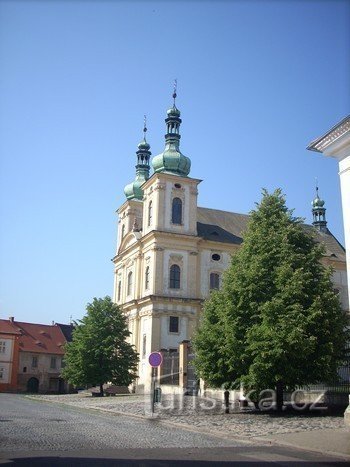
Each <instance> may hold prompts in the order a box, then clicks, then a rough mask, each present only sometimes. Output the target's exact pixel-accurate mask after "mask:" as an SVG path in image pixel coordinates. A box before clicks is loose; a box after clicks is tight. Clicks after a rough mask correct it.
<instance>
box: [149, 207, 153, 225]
mask: <svg viewBox="0 0 350 467" xmlns="http://www.w3.org/2000/svg"><path fill="white" fill-rule="evenodd" d="M152 210H153V207H152V201H150V202H149V203H148V227H150V225H151V222H152Z"/></svg>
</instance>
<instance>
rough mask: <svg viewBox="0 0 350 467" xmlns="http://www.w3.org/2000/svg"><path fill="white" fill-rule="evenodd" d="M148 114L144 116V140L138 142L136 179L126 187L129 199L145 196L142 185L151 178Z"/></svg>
mask: <svg viewBox="0 0 350 467" xmlns="http://www.w3.org/2000/svg"><path fill="white" fill-rule="evenodd" d="M146 132H147V128H146V116H145V118H144V125H143V140H142V141H141V142H140V143H139V144H138V146H137V147H138V150H137V151H136V155H137V164H136V166H135V168H136V177H135V180H134V181H133V182H131V183H129V184H128V185H126V187H125V188H124V193H125V196H126V198H127V199H129V200H130V199H139V200H142V198H143V191H142V189H141V185H143V184H144V183H145V181H146V180H148V179H149V171H150V166H149V159H150V156H151V151H150V148H151V147H150V145H149V144H148V143H147V141H146Z"/></svg>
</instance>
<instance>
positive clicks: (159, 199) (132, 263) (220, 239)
mask: <svg viewBox="0 0 350 467" xmlns="http://www.w3.org/2000/svg"><path fill="white" fill-rule="evenodd" d="M173 97H174V105H173V107H172V108H170V109H169V110H168V112H167V118H166V120H165V122H166V128H167V131H166V135H165V149H164V151H163V153H161V154H160V155H158V156H156V157H154V158H153V160H152V166H153V169H154V173H153V174H152V176H149V173H150V166H149V162H150V155H151V152H150V146H149V144H148V143H147V142H146V138H144V139H143V141H142V142H141V143H140V144H139V145H138V150H137V152H136V154H137V165H136V178H135V180H134V182H132V183H130V184H129V185H127V186H126V187H125V190H124V192H125V195H126V198H127V199H126V201H125V202H124V203H123V204H122V206H121V207H120V208H119V209H118V211H117V212H118V215H119V224H118V244H117V254H116V256H115V257H114V258H113V261H114V264H115V282H114V301H115V302H116V303H117V304H118V305H120V307H121V308H122V310H123V311H124V312H125V313H126V314H127V316H128V322H129V329H130V331H131V333H132V334H131V342H132V343H133V344H134V345H135V346H136V349H137V351H138V352H139V354H140V363H139V378H138V381H137V386H138V390H142V389H143V388H144V387H145V386H146V387H147V386H148V384H149V382H150V376H151V369H150V366H149V364H148V356H149V354H150V352H152V351H158V350H161V349H170V350H171V349H174V350H177V349H178V347H179V344H180V343H181V342H182V341H184V340H191V337H192V335H193V332H194V330H195V329H196V327H197V325H198V319H199V316H200V313H201V309H202V303H203V300H204V299H205V298H206V297H207V296H208V294H209V292H210V289H213V288H218V287H219V286H220V282H221V276H222V273H223V271H224V270H225V269H226V268H227V267H228V265H229V261H230V255H231V254H232V253H234V252H235V251H236V250H237V249H238V248H239V247H240V244H241V243H242V232H243V231H244V229H245V228H246V225H247V221H248V219H249V216H247V215H245V214H236V213H232V212H224V211H220V210H214V209H206V208H200V207H198V206H197V195H198V185H199V183H200V182H201V180H199V179H197V178H192V177H189V172H190V167H191V162H190V159H189V158H188V157H186V156H184V155H183V154H182V153H181V152H180V149H179V142H180V132H179V129H180V124H181V119H180V111H179V110H178V109H177V108H176V105H175V97H176V94H174V95H173ZM144 132H146V128H144ZM318 200H319V201H320V202H322V200H320V199H319V198H318V197H317V198H316V199H315V200H314V205H313V211H314V215H316V216H318V218H317V219H318V221H319V222H321V226H318V225H317V226H316V227H317V228H318V230H319V234H318V235H319V238H320V241H323V242H324V243H325V244H326V248H327V253H326V256H325V259H324V261H325V262H326V263H328V264H332V265H333V267H334V269H335V271H336V272H335V273H334V282H335V288H337V289H338V290H339V293H340V295H341V299H342V303H343V307H344V308H346V309H348V302H347V290H346V266H345V252H344V249H343V248H342V247H341V245H340V244H339V243H338V242H337V240H336V239H335V238H334V237H333V235H332V234H331V233H330V232H329V231H328V229H327V227H326V222H325V217H324V216H323V217H322V215H321V214H322V212H321V213H319V212H318V211H319V209H321V210H322V209H323V210H324V207H323V204H322V206H319V205H318ZM323 214H324V212H323ZM319 227H320V228H319ZM321 227H322V228H321ZM308 228H310V229H311V228H312V227H311V226H309V227H308Z"/></svg>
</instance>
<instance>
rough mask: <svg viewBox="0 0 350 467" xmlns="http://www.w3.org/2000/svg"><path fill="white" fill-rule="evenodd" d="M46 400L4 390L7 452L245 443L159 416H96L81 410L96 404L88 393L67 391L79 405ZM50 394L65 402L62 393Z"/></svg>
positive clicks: (0, 435)
mask: <svg viewBox="0 0 350 467" xmlns="http://www.w3.org/2000/svg"><path fill="white" fill-rule="evenodd" d="M37 399H38V398H37ZM40 399H41V400H42V403H38V402H34V401H33V400H30V399H27V398H24V397H23V396H19V395H15V394H0V407H1V409H0V422H1V423H0V446H1V448H0V450H1V454H2V455H4V454H5V455H6V453H19V452H40V451H74V450H80V451H83V452H84V451H88V450H89V451H91V450H106V449H150V448H152V449H154V448H164V447H166V448H193V447H198V448H213V447H218V446H222V447H238V446H245V443H244V442H241V441H239V440H233V439H219V438H217V437H214V436H210V435H209V434H208V435H205V434H202V433H195V432H193V433H191V436H189V432H188V431H187V430H184V429H181V428H180V427H167V426H164V425H162V424H159V423H158V422H157V420H147V419H140V418H139V419H136V418H132V417H127V416H123V415H116V414H111V413H94V414H93V415H92V414H91V412H89V411H87V410H79V407H84V408H91V407H92V406H91V405H89V404H88V403H87V402H86V401H88V400H89V399H88V398H83V397H79V396H78V397H77V396H67V398H66V399H67V402H69V405H73V406H74V407H75V409H74V410H72V409H71V408H70V407H67V406H61V405H58V404H52V403H51V404H49V403H46V401H45V400H44V399H47V398H46V397H45V398H44V397H41V398H40ZM49 399H50V400H51V401H57V400H58V401H61V400H62V397H51V398H49ZM91 399H92V398H91V397H90V400H91ZM103 402H105V401H103ZM107 402H108V401H107ZM95 403H96V402H95ZM109 404H111V402H110V401H109ZM123 404H127V403H125V402H124V403H123ZM102 405H103V404H102ZM107 405H108V404H107ZM113 405H114V404H113ZM129 405H130V404H129ZM0 458H1V455H0Z"/></svg>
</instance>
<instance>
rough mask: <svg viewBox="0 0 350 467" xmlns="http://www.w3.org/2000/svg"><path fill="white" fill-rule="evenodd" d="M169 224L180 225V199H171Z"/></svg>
mask: <svg viewBox="0 0 350 467" xmlns="http://www.w3.org/2000/svg"><path fill="white" fill-rule="evenodd" d="M171 222H172V223H173V224H182V201H181V199H180V198H174V199H173V205H172V211H171Z"/></svg>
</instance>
